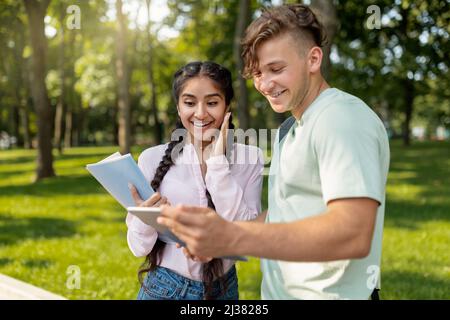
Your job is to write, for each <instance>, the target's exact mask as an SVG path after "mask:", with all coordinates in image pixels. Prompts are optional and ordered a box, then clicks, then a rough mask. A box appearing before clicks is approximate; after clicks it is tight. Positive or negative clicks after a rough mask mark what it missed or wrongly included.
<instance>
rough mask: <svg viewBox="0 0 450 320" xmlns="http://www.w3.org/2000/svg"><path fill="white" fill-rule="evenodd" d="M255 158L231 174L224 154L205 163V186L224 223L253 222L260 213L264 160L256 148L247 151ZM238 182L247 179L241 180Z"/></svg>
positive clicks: (259, 150)
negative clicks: (237, 171)
mask: <svg viewBox="0 0 450 320" xmlns="http://www.w3.org/2000/svg"><path fill="white" fill-rule="evenodd" d="M249 150H250V153H252V152H253V150H254V151H255V153H254V154H255V155H256V156H253V161H251V160H252V156H250V157H249V158H250V159H249V160H250V161H248V162H249V163H247V164H237V166H240V169H241V170H240V171H239V173H238V174H237V175H232V173H231V170H230V166H229V163H228V161H227V159H226V157H225V156H224V155H221V156H215V157H211V158H209V159H208V160H207V161H206V164H207V168H208V169H207V171H206V177H205V182H206V187H207V189H208V191H209V193H210V194H211V198H212V201H213V202H214V205H215V207H216V212H217V213H218V214H220V215H221V216H222V217H223V218H225V219H226V220H230V221H231V220H252V219H254V218H256V217H257V216H258V214H259V213H260V212H261V191H262V180H263V176H262V172H263V169H264V158H263V155H262V151H261V149H259V148H254V149H246V151H249ZM237 179H246V180H247V181H240V182H241V183H238V181H237Z"/></svg>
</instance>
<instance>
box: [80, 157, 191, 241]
mask: <svg viewBox="0 0 450 320" xmlns="http://www.w3.org/2000/svg"><path fill="white" fill-rule="evenodd" d="M86 169H87V170H88V171H89V172H90V173H91V174H92V175H93V176H94V178H95V179H97V181H98V182H100V184H101V185H102V186H103V188H105V189H106V191H108V192H109V193H110V194H111V195H112V196H113V197H114V199H116V200H117V201H118V202H119V203H120V204H121V205H122V207H124V208H125V209H127V208H128V207H134V206H135V205H136V204H135V203H134V200H133V197H132V196H131V191H130V189H129V188H128V184H129V183H131V184H132V185H134V186H135V187H136V189H137V191H138V193H139V195H140V197H141V198H142V199H144V200H146V199H148V198H149V197H150V196H151V195H152V194H153V193H154V191H153V189H152V188H151V187H150V185H149V183H148V182H147V181H146V180H145V177H144V175H143V174H142V171H141V170H140V169H139V167H138V166H137V164H136V162H135V161H134V159H133V157H132V156H131V154H129V153H128V154H125V155H121V154H120V153H119V152H116V153H114V154H112V155H110V156H109V157H107V158H105V159H103V160H101V161H99V162H97V163H93V164H88V165H87V166H86ZM138 218H139V219H140V220H141V221H143V219H142V218H141V217H138ZM143 222H144V223H147V224H148V220H147V221H143ZM154 223H155V224H156V221H155V222H154ZM151 226H152V227H153V228H154V229H156V230H159V231H158V234H159V238H160V239H161V240H162V241H165V242H178V243H180V244H181V245H183V244H184V243H183V242H182V241H181V240H179V239H178V238H177V237H176V236H175V235H174V234H173V233H172V232H170V231H169V230H168V229H167V228H164V227H163V226H162V225H159V224H158V225H151ZM161 230H164V231H163V232H162V231H161Z"/></svg>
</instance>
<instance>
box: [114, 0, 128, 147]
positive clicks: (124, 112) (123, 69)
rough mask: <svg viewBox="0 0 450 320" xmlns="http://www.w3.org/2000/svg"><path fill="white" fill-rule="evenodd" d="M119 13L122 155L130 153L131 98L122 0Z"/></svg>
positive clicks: (117, 0) (119, 2)
mask: <svg viewBox="0 0 450 320" xmlns="http://www.w3.org/2000/svg"><path fill="white" fill-rule="evenodd" d="M116 12H117V23H118V28H117V43H116V74H117V85H118V96H117V98H118V100H117V104H118V109H119V110H118V122H119V147H120V152H121V153H122V154H125V153H129V152H130V96H129V91H128V86H129V71H128V66H127V59H126V49H127V43H126V28H127V25H126V21H125V20H126V19H125V16H124V14H123V12H122V0H116Z"/></svg>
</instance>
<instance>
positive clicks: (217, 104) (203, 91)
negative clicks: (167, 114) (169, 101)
mask: <svg viewBox="0 0 450 320" xmlns="http://www.w3.org/2000/svg"><path fill="white" fill-rule="evenodd" d="M177 108H178V114H179V116H180V119H181V122H182V123H183V126H184V127H185V128H186V129H187V131H188V132H189V135H190V137H191V141H192V142H200V141H201V142H203V144H207V143H208V142H211V138H212V137H213V136H214V133H215V132H216V130H215V129H217V130H219V129H220V126H221V125H222V122H223V118H224V116H225V113H226V109H227V106H226V103H225V96H224V94H223V92H222V91H221V90H219V89H218V86H217V85H216V84H215V83H214V81H213V80H211V79H210V78H208V77H206V76H199V77H194V78H192V79H190V80H188V81H187V82H186V84H185V85H184V88H183V89H182V91H181V93H180V96H179V99H178V106H177Z"/></svg>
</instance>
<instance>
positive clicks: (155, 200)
mask: <svg viewBox="0 0 450 320" xmlns="http://www.w3.org/2000/svg"><path fill="white" fill-rule="evenodd" d="M161 198H162V197H161V194H160V193H159V192H155V193H154V194H152V196H151V197H150V198H148V199H147V200H145V201H144V202H143V203H142V204H141V205H140V206H141V207H155V206H156V204H157V203H158V201H160V200H161Z"/></svg>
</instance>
